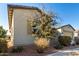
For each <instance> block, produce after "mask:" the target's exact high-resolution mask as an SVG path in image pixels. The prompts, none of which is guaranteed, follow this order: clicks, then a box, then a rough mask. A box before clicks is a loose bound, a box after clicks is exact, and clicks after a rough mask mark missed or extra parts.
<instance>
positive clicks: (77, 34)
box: [74, 30, 79, 38]
mask: <svg viewBox="0 0 79 59" xmlns="http://www.w3.org/2000/svg"><path fill="white" fill-rule="evenodd" d="M74 37H78V38H79V30H76V31H75V32H74Z"/></svg>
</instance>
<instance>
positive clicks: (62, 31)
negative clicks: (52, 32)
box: [58, 24, 75, 38]
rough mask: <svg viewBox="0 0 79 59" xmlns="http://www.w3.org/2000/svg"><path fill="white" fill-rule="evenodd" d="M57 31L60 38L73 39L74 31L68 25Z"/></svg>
mask: <svg viewBox="0 0 79 59" xmlns="http://www.w3.org/2000/svg"><path fill="white" fill-rule="evenodd" d="M58 31H59V33H60V35H61V36H70V37H71V38H74V31H75V29H74V28H73V27H72V26H71V25H70V24H68V25H64V26H61V27H59V28H58Z"/></svg>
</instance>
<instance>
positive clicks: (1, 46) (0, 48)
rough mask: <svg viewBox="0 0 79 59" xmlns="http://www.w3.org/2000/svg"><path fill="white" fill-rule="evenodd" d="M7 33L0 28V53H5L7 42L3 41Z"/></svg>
mask: <svg viewBox="0 0 79 59" xmlns="http://www.w3.org/2000/svg"><path fill="white" fill-rule="evenodd" d="M6 33H7V31H6V30H5V29H4V28H3V27H2V26H0V53H3V52H6V51H7V41H6V40H5V37H6Z"/></svg>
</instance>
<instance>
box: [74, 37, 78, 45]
mask: <svg viewBox="0 0 79 59" xmlns="http://www.w3.org/2000/svg"><path fill="white" fill-rule="evenodd" d="M74 39H75V43H76V44H77V45H79V38H78V37H75V38H74Z"/></svg>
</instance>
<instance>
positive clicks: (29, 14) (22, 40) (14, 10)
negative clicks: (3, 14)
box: [8, 5, 42, 46]
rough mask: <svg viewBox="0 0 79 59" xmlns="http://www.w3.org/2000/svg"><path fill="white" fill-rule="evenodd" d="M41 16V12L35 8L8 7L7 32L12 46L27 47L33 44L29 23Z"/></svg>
mask: <svg viewBox="0 0 79 59" xmlns="http://www.w3.org/2000/svg"><path fill="white" fill-rule="evenodd" d="M41 15H42V11H41V10H40V9H38V8H36V7H29V6H19V5H8V23H9V31H10V33H11V42H13V45H14V46H18V45H28V44H32V43H33V42H34V37H33V36H32V30H31V28H32V27H31V21H32V20H34V18H35V17H41Z"/></svg>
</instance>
